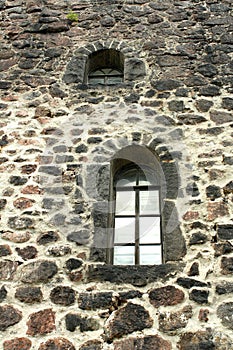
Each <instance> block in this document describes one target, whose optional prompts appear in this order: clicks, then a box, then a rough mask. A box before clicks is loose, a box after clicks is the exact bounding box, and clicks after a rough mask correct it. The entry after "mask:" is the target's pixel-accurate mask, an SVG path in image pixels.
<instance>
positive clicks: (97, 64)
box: [84, 49, 124, 85]
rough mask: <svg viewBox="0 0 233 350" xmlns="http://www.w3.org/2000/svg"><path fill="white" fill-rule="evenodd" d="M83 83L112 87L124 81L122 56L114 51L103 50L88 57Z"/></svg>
mask: <svg viewBox="0 0 233 350" xmlns="http://www.w3.org/2000/svg"><path fill="white" fill-rule="evenodd" d="M84 79H85V81H84V82H85V83H88V84H93V85H96V84H103V85H112V84H118V83H122V82H123V80H124V55H123V53H122V52H120V51H118V50H115V49H103V50H99V51H96V52H93V53H91V54H90V55H89V56H88V59H87V61H86V67H85V78H84Z"/></svg>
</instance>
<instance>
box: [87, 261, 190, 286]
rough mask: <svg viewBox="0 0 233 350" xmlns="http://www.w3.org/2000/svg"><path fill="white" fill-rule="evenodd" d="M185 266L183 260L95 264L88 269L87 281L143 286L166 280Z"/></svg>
mask: <svg viewBox="0 0 233 350" xmlns="http://www.w3.org/2000/svg"><path fill="white" fill-rule="evenodd" d="M183 268H184V264H183V263H182V262H176V263H165V264H161V265H137V266H135V265H124V266H122V265H99V264H98V265H97V264H93V265H90V266H89V269H88V271H87V281H88V282H111V283H117V284H121V283H129V284H132V285H133V286H136V287H143V286H146V285H147V284H148V283H151V282H155V281H158V280H162V281H166V280H168V279H169V278H170V277H172V276H174V275H175V274H176V273H177V272H179V271H182V270H183Z"/></svg>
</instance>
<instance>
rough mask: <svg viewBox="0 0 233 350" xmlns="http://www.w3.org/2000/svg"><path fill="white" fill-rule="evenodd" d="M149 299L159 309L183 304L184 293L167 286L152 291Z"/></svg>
mask: <svg viewBox="0 0 233 350" xmlns="http://www.w3.org/2000/svg"><path fill="white" fill-rule="evenodd" d="M149 298H150V303H151V304H152V305H153V306H154V307H156V308H157V307H159V306H171V305H176V304H179V303H181V302H182V301H183V300H184V293H183V292H182V290H180V289H177V288H176V287H174V286H166V287H161V288H155V289H152V290H150V292H149Z"/></svg>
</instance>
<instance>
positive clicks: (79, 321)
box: [65, 313, 99, 332]
mask: <svg viewBox="0 0 233 350" xmlns="http://www.w3.org/2000/svg"><path fill="white" fill-rule="evenodd" d="M65 321H66V329H67V330H68V331H70V332H74V331H75V329H76V328H77V327H79V328H80V332H87V331H96V330H98V329H99V322H98V320H97V319H96V318H94V317H86V316H81V315H79V314H74V313H70V314H67V315H66V318H65Z"/></svg>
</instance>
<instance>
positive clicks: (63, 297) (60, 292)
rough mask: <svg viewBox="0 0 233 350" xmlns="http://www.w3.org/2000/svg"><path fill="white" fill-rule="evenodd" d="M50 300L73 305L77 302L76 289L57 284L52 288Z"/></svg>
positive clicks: (59, 303)
mask: <svg viewBox="0 0 233 350" xmlns="http://www.w3.org/2000/svg"><path fill="white" fill-rule="evenodd" d="M50 300H51V301H52V302H53V303H54V304H58V305H64V306H69V305H72V304H74V302H75V291H74V290H73V289H72V288H70V287H66V286H57V287H55V288H53V289H52V290H51V293H50Z"/></svg>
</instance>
